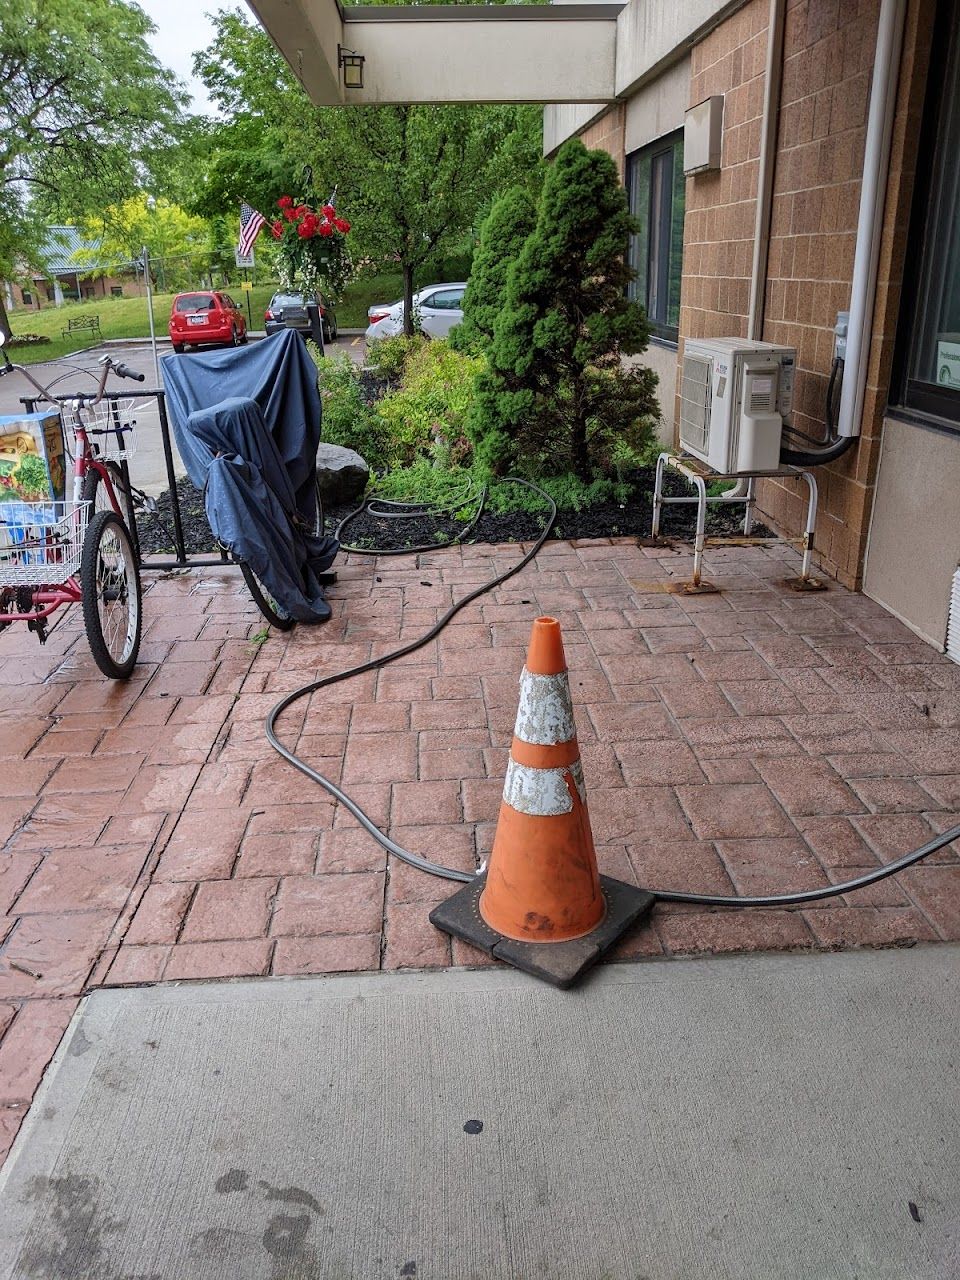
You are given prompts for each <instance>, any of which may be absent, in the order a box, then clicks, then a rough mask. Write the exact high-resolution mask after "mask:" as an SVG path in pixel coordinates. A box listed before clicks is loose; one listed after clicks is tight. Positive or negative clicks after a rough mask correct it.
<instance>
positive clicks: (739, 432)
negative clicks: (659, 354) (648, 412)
mask: <svg viewBox="0 0 960 1280" xmlns="http://www.w3.org/2000/svg"><path fill="white" fill-rule="evenodd" d="M796 360H797V353H796V350H795V349H794V348H793V347H778V346H776V345H774V344H773V343H770V342H747V341H745V340H744V339H742V338H711V339H688V340H687V342H686V343H685V345H684V351H683V371H682V374H681V383H680V445H681V447H682V448H683V450H684V451H685V452H686V453H690V454H692V455H693V456H694V457H695V458H699V459H700V461H701V462H705V463H706V464H707V465H708V466H709V467H711V468H712V469H713V470H714V471H716V472H718V473H719V474H721V475H736V474H738V473H741V472H742V473H744V474H749V473H750V472H756V471H776V470H777V468H778V467H779V465H780V437H781V434H782V432H783V428H784V425H785V424H787V423H788V422H789V418H790V412H791V409H792V407H793V373H794V368H795V366H796Z"/></svg>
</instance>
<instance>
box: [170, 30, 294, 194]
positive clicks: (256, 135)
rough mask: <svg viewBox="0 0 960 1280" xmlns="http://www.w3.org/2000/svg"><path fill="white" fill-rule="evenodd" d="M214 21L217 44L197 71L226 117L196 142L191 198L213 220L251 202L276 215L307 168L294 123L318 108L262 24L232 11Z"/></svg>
mask: <svg viewBox="0 0 960 1280" xmlns="http://www.w3.org/2000/svg"><path fill="white" fill-rule="evenodd" d="M213 23H214V38H213V41H212V43H211V44H210V45H209V47H208V48H206V49H203V50H201V51H200V52H199V53H197V54H195V55H194V59H193V70H194V74H195V75H197V76H199V77H200V79H201V80H202V81H203V83H204V84H205V85H206V87H207V90H208V92H209V94H210V96H211V98H212V99H213V101H214V102H215V103H216V104H217V106H218V108H219V109H220V112H221V113H222V116H223V119H222V120H207V121H204V123H203V125H202V126H201V128H200V130H199V131H198V132H197V134H196V136H194V137H191V139H190V141H189V144H188V146H189V152H190V156H191V159H192V161H193V164H192V172H193V191H192V194H191V196H190V198H189V203H188V202H187V200H184V203H188V207H189V208H190V209H191V210H192V211H193V212H194V213H198V214H201V215H202V216H204V217H209V218H212V217H218V216H222V215H224V214H225V213H226V212H227V211H228V210H229V211H230V212H231V215H232V213H233V211H237V213H239V209H238V206H239V203H240V201H241V200H246V201H247V202H248V203H249V204H252V205H253V206H254V208H257V209H259V210H260V211H261V212H262V213H263V214H264V215H266V216H270V215H271V214H272V213H273V212H275V207H274V201H275V200H276V199H277V197H278V196H280V195H282V194H284V193H285V192H287V191H288V190H289V189H290V188H291V187H295V186H296V180H297V176H298V174H299V173H300V172H301V171H302V169H303V165H304V159H303V157H302V156H299V155H297V154H296V153H295V152H292V151H291V148H290V143H289V139H288V136H287V135H288V132H289V129H288V126H287V121H288V119H289V117H290V115H291V114H296V113H299V112H304V111H306V112H308V113H310V112H314V111H316V108H315V107H314V106H313V105H312V104H311V103H310V101H309V99H308V98H307V96H306V94H305V93H304V91H303V89H302V88H301V86H300V85H299V84H298V83H297V81H296V80H295V79H294V77H293V75H292V74H291V72H290V69H289V67H288V66H287V64H286V62H284V60H283V58H282V57H281V55H280V53H279V52H278V51H277V49H276V46H275V45H274V44H273V42H272V41H271V39H270V37H269V36H268V35H267V33H266V32H265V31H264V30H263V29H262V28H261V27H259V26H256V25H254V24H253V23H251V22H250V21H249V20H248V19H247V18H245V17H244V15H243V14H242V13H238V12H235V11H230V10H221V11H220V12H219V13H217V14H215V15H214V17H213Z"/></svg>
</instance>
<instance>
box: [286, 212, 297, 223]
mask: <svg viewBox="0 0 960 1280" xmlns="http://www.w3.org/2000/svg"><path fill="white" fill-rule="evenodd" d="M283 216H284V217H285V218H286V220H287V221H288V222H296V220H297V211H296V209H284V211H283Z"/></svg>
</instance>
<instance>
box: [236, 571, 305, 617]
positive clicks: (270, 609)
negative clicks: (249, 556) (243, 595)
mask: <svg viewBox="0 0 960 1280" xmlns="http://www.w3.org/2000/svg"><path fill="white" fill-rule="evenodd" d="M240 572H241V573H242V574H243V580H244V582H245V583H246V584H247V589H248V590H249V592H250V594H251V595H252V596H253V602H254V604H255V605H256V606H257V608H258V609H259V610H260V612H261V613H262V614H263V616H264V617H265V618H266V620H267V621H268V622H269V623H270V625H271V627H276V628H277V630H278V631H289V630H290V629H291V628H292V627H293V626H294V624H295V622H296V619H295V618H291V617H290V615H289V613H287V611H286V609H284V607H283V605H282V604H279V603H278V602H277V601H276V600H274V598H273V596H272V595H271V594H270V592H269V591H268V590H267V588H266V587H265V586H264V585H263V583H262V582H261V581H260V579H259V578H258V577H257V575H256V574H255V573H254V572H253V570H252V569H251V568H250V566H249V565H248V564H244V562H243V561H242V560H241V561H240Z"/></svg>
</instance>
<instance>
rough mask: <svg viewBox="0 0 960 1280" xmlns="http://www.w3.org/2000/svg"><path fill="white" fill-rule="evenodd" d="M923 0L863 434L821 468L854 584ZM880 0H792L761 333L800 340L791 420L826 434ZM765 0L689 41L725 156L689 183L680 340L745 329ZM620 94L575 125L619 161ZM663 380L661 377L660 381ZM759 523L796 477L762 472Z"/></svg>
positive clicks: (909, 156) (901, 224)
mask: <svg viewBox="0 0 960 1280" xmlns="http://www.w3.org/2000/svg"><path fill="white" fill-rule="evenodd" d="M934 7H935V0H909V4H908V15H907V29H906V33H905V40H904V51H903V57H902V63H901V76H900V85H899V92H898V101H897V112H896V123H895V128H894V137H893V149H892V155H891V160H890V173H889V178H888V184H887V195H886V205H885V216H884V230H883V240H882V245H881V253H880V274H879V280H878V287H877V299H876V306H875V314H874V323H873V335H874V337H873V342H872V346H871V350H870V359H869V365H868V380H867V392H866V397H865V402H864V414H863V420H862V424H861V439H860V441H859V443H858V444H857V445H855V446H854V447H853V449H851V450H850V451H849V452H848V453H847V454H845V455H844V457H842V458H840V459H838V460H837V461H836V462H834V463H832V464H831V465H830V466H827V467H822V468H817V471H816V475H817V480H818V484H819V487H820V509H819V518H818V521H817V529H816V538H815V541H816V554H817V559H818V561H819V563H820V565H821V567H822V569H823V570H824V571H825V572H826V573H828V574H830V575H831V576H833V577H836V578H838V579H839V580H840V581H841V582H843V583H844V584H845V585H847V586H852V587H859V586H860V585H861V579H862V572H863V556H864V550H865V547H866V539H867V532H868V526H869V519H870V511H871V506H872V501H873V492H874V486H875V482H876V473H877V463H878V460H879V445H880V432H881V429H882V421H883V412H884V409H885V407H886V404H887V399H888V392H889V386H890V373H891V365H892V359H893V345H894V337H895V332H896V325H897V316H898V308H899V301H900V281H901V278H902V273H903V259H904V254H905V252H906V239H907V228H908V222H909V214H910V203H911V199H912V195H913V177H914V173H913V165H914V161H915V157H916V151H917V143H918V139H919V133H920V122H921V116H922V111H923V99H924V90H925V85H926V67H927V61H928V58H929V48H930V40H931V30H932V23H933V13H934ZM878 12H879V0H788V5H787V15H786V29H785V48H784V67H783V85H782V96H781V108H780V119H779V125H778V135H777V157H776V168H775V176H774V198H773V216H772V227H771V240H770V256H769V262H768V270H767V281H766V293H765V302H766V314H765V319H764V328H763V335H762V336H763V337H764V338H765V339H766V340H767V341H769V342H777V343H783V344H785V345H788V346H794V347H796V348H797V366H798V373H797V380H796V389H795V412H794V421H795V425H796V426H797V427H798V428H799V429H800V430H801V431H805V432H807V433H808V434H810V435H814V436H816V435H819V434H822V432H823V429H824V408H825V400H826V388H827V382H828V378H829V374H830V365H831V361H832V358H833V326H834V323H835V321H836V313H837V312H838V311H840V310H848V309H849V305H850V286H851V281H852V276H853V259H854V252H855V244H856V228H857V217H858V212H859V200H860V180H861V174H862V167H863V151H864V142H865V138H866V122H867V112H868V106H869V93H870V81H871V74H872V69H873V58H874V52H875V46H876V34H877V18H878ZM768 16H769V3H768V0H748V3H747V4H745V5H743V6H742V7H741V8H740V9H738V10H737V11H736V12H735V13H734V14H732V15H731V16H730V17H729V18H728V19H727V20H726V21H725V22H723V23H721V24H720V26H718V27H716V28H714V30H713V31H711V32H710V34H709V35H708V36H707V37H706V38H705V39H704V40H702V41H701V42H700V43H699V44H697V45H696V46H695V47H694V48H693V50H692V53H691V63H690V105H691V106H693V105H695V104H696V103H698V102H701V101H703V99H704V98H706V97H708V96H710V95H711V94H722V95H723V97H724V115H723V149H722V163H721V168H720V170H719V171H718V172H715V173H706V174H700V175H697V176H696V177H694V178H691V179H689V180H688V182H687V190H686V215H685V222H684V250H683V286H682V290H681V299H680V350H681V353H682V349H683V341H684V339H685V338H687V337H693V338H709V337H727V336H736V337H744V336H745V335H746V331H747V314H748V310H749V299H750V270H751V263H752V255H753V234H754V222H755V218H756V188H757V177H758V169H759V154H760V128H761V116H762V111H763V92H764V72H765V64H766V46H767V21H768ZM625 119H626V115H625V109H624V106H623V105H622V104H618V105H616V106H614V107H612V108H611V109H610V110H609V111H608V112H607V113H606V114H605V115H604V116H602V117H601V118H600V119H599V120H597V121H595V122H594V123H593V124H592V125H591V126H590V127H589V128H588V129H587V130H585V131H584V133H583V135H582V136H583V140H584V142H585V143H586V144H587V146H590V147H602V148H603V149H604V150H606V151H609V152H610V154H611V155H612V156H613V157H614V159H615V160H616V161H617V163H618V165H619V166H620V172H621V177H622V176H623V166H624V145H625V132H624V129H625ZM668 394H669V389H668V388H667V387H663V388H662V389H661V396H663V397H665V396H667V395H668ZM760 507H761V511H762V513H763V515H764V516H765V517H766V518H767V520H768V522H769V523H771V524H773V525H774V527H776V528H778V529H779V530H781V531H782V532H784V533H786V534H788V535H794V536H795V535H799V534H800V532H801V530H802V528H803V520H804V515H805V486H803V485H802V483H796V482H793V481H784V482H782V483H781V482H779V481H777V482H774V481H768V482H765V483H764V484H762V485H761V486H760Z"/></svg>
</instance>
